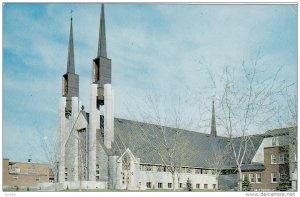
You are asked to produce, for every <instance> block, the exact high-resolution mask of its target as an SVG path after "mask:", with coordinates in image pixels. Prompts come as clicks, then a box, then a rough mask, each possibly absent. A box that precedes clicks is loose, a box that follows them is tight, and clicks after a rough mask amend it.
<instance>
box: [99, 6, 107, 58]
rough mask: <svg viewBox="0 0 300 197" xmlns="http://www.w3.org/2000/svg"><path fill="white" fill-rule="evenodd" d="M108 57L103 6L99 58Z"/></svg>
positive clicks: (102, 7) (102, 9)
mask: <svg viewBox="0 0 300 197" xmlns="http://www.w3.org/2000/svg"><path fill="white" fill-rule="evenodd" d="M100 56H102V57H107V53H106V36H105V14H104V5H103V4H101V15H100V27H99V41H98V57H100Z"/></svg>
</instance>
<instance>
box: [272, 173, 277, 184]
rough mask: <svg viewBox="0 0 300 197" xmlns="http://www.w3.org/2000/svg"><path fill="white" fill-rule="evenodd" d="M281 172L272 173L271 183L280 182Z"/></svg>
mask: <svg viewBox="0 0 300 197" xmlns="http://www.w3.org/2000/svg"><path fill="white" fill-rule="evenodd" d="M278 181H279V173H271V183H278Z"/></svg>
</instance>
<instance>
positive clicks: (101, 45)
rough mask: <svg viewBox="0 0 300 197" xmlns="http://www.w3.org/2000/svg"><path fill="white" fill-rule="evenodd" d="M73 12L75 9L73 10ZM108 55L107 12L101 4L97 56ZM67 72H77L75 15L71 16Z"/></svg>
mask: <svg viewBox="0 0 300 197" xmlns="http://www.w3.org/2000/svg"><path fill="white" fill-rule="evenodd" d="M71 12H73V11H71ZM100 56H102V57H107V52H106V35H105V13H104V5H103V4H101V14H100V26H99V41H98V53H97V57H100ZM67 73H73V74H75V60H74V41H73V17H72V16H71V24H70V35H69V48H68V62H67Z"/></svg>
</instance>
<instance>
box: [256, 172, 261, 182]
mask: <svg viewBox="0 0 300 197" xmlns="http://www.w3.org/2000/svg"><path fill="white" fill-rule="evenodd" d="M256 183H261V173H258V174H256Z"/></svg>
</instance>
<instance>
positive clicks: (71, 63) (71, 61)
mask: <svg viewBox="0 0 300 197" xmlns="http://www.w3.org/2000/svg"><path fill="white" fill-rule="evenodd" d="M72 23H73V19H72V16H71V25H70V36H69V49H68V63H67V73H74V74H75V64H74V42H73V24H72Z"/></svg>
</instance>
